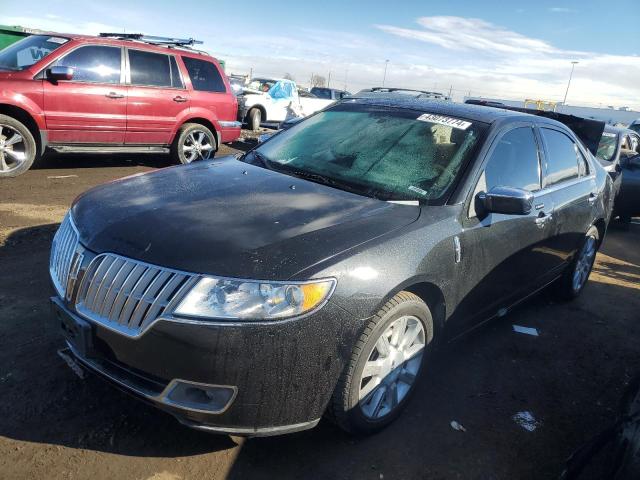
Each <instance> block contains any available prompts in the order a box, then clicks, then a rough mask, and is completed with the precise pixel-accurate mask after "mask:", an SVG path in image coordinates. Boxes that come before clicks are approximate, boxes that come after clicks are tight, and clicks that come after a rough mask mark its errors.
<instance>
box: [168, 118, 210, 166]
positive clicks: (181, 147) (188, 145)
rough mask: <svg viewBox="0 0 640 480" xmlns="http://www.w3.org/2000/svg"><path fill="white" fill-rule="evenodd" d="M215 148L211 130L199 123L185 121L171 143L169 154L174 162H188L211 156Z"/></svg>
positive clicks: (206, 158) (207, 158)
mask: <svg viewBox="0 0 640 480" xmlns="http://www.w3.org/2000/svg"><path fill="white" fill-rule="evenodd" d="M216 149H217V142H216V136H215V135H214V134H213V132H212V131H211V130H209V129H208V128H207V127H205V126H204V125H201V124H199V123H185V124H184V125H183V126H182V128H180V130H179V131H178V134H177V135H176V139H175V140H174V141H173V145H171V156H172V157H173V158H174V160H175V161H176V162H180V163H184V164H188V163H191V162H194V161H196V160H209V159H211V158H213V157H214V155H215V153H216Z"/></svg>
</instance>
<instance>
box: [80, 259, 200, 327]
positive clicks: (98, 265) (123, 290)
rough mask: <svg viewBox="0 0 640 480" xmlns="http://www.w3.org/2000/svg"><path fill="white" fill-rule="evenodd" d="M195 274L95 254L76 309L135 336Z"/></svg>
mask: <svg viewBox="0 0 640 480" xmlns="http://www.w3.org/2000/svg"><path fill="white" fill-rule="evenodd" d="M195 278H196V276H195V275H192V274H189V273H185V272H178V271H176V270H170V269H167V268H163V267H157V266H154V265H149V264H147V263H143V262H139V261H137V260H132V259H129V258H125V257H121V256H119V255H114V254H110V253H107V254H101V255H98V256H97V257H95V258H94V259H93V260H92V261H91V263H90V264H89V266H88V267H87V270H86V272H85V274H84V276H83V278H82V283H81V284H80V289H79V292H78V297H77V300H76V310H77V311H78V313H80V314H81V315H84V316H85V317H87V318H89V319H90V320H93V321H95V322H98V323H100V324H102V325H104V326H105V327H107V328H110V329H112V330H116V331H118V332H120V333H123V334H125V335H129V336H137V335H139V334H140V333H142V332H143V331H144V330H145V329H146V328H147V327H148V326H149V325H151V323H152V322H153V321H154V320H155V319H157V318H158V317H159V316H160V315H162V314H163V312H164V311H165V309H166V308H167V306H168V305H169V304H170V303H171V301H172V300H173V299H174V298H176V297H177V296H178V295H180V294H181V293H182V292H183V291H184V290H185V289H186V288H188V287H189V286H190V285H191V284H192V283H193V281H194V280H195Z"/></svg>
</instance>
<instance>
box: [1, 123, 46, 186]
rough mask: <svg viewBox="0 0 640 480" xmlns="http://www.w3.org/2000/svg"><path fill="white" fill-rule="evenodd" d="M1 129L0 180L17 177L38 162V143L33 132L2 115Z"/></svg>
mask: <svg viewBox="0 0 640 480" xmlns="http://www.w3.org/2000/svg"><path fill="white" fill-rule="evenodd" d="M0 127H1V130H0V178H9V177H17V176H18V175H22V174H23V173H24V172H26V171H27V170H29V169H30V168H31V167H32V165H33V163H34V162H35V161H36V157H37V153H38V148H37V145H36V141H35V139H34V138H33V135H32V134H31V131H30V130H29V129H28V128H27V127H26V126H25V125H24V124H23V123H21V122H19V121H18V120H16V119H15V118H13V117H9V116H7V115H0ZM12 142H13V143H12Z"/></svg>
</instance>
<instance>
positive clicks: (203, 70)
mask: <svg viewBox="0 0 640 480" xmlns="http://www.w3.org/2000/svg"><path fill="white" fill-rule="evenodd" d="M182 61H183V62H184V66H185V67H187V72H189V78H191V84H192V85H193V89H194V90H201V91H204V92H222V93H224V92H226V91H227V89H226V88H225V86H224V81H223V80H222V76H220V72H219V71H218V69H217V68H216V66H215V65H214V64H213V63H211V62H207V61H204V60H199V59H197V58H191V57H182Z"/></svg>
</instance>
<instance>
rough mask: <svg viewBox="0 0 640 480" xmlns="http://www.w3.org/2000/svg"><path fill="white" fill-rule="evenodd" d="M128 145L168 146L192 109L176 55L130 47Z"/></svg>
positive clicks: (128, 55) (128, 63) (128, 57)
mask: <svg viewBox="0 0 640 480" xmlns="http://www.w3.org/2000/svg"><path fill="white" fill-rule="evenodd" d="M126 53H127V56H126V58H127V65H128V69H127V79H126V80H127V84H128V85H129V86H128V88H127V91H128V95H129V102H128V104H127V134H126V138H125V143H126V144H134V145H135V144H138V145H167V144H169V143H170V142H171V140H172V135H173V132H174V131H175V130H176V122H177V121H179V119H180V118H181V117H185V116H186V113H187V112H188V111H189V107H190V96H189V92H188V91H187V90H186V88H185V84H184V81H183V79H182V75H181V73H180V69H179V68H178V64H177V62H176V57H175V55H169V54H164V53H158V52H150V51H146V50H137V49H133V48H127V49H126Z"/></svg>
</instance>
